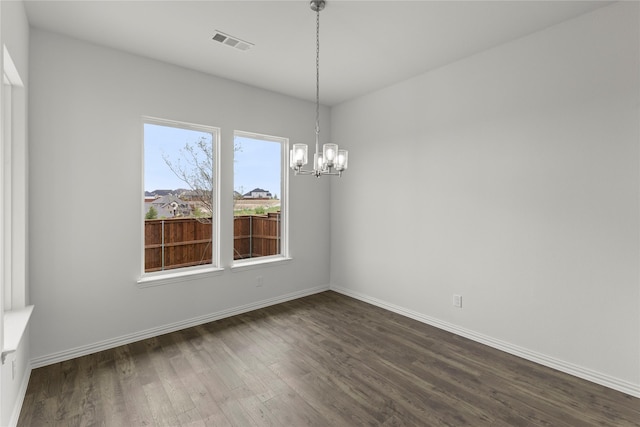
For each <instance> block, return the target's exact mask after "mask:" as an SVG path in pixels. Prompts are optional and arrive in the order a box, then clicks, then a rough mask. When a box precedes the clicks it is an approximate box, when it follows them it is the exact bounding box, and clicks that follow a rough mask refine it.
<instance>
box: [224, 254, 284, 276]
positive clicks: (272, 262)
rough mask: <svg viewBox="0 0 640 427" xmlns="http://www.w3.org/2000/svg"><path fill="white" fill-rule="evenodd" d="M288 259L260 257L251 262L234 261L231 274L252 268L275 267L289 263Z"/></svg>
mask: <svg viewBox="0 0 640 427" xmlns="http://www.w3.org/2000/svg"><path fill="white" fill-rule="evenodd" d="M292 259H293V258H289V257H280V256H279V257H260V258H253V259H251V260H243V261H236V263H235V264H233V265H232V266H231V271H232V272H237V271H244V270H251V269H254V268H263V267H275V266H276V265H279V264H282V263H286V262H289V261H291V260H292Z"/></svg>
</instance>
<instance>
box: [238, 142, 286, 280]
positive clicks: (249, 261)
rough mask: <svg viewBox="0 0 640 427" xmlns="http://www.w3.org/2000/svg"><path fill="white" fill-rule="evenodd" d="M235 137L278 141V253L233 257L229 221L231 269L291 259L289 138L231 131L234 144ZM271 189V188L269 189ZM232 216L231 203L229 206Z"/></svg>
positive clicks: (249, 267) (241, 268)
mask: <svg viewBox="0 0 640 427" xmlns="http://www.w3.org/2000/svg"><path fill="white" fill-rule="evenodd" d="M237 137H240V138H249V139H256V140H263V141H269V142H277V143H280V150H281V151H280V188H279V190H280V191H279V193H278V194H279V199H280V253H279V254H277V255H267V256H261V257H256V258H246V259H238V260H236V259H233V258H234V257H233V251H234V247H233V245H234V237H235V236H234V233H233V222H232V223H231V235H232V238H231V242H232V247H231V269H232V270H234V271H240V270H245V269H251V268H255V267H257V266H264V265H265V264H273V263H280V262H283V261H289V260H291V256H290V253H289V234H290V233H289V167H288V165H289V138H286V137H282V136H274V135H267V134H262V133H257V132H247V131H242V130H234V131H233V141H234V146H235V140H236V138H237ZM233 176H234V183H233V190H234V191H235V152H234V163H233ZM271 191H273V190H271ZM231 209H232V212H231V214H232V216H233V205H232V206H231Z"/></svg>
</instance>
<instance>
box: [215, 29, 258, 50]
mask: <svg viewBox="0 0 640 427" xmlns="http://www.w3.org/2000/svg"><path fill="white" fill-rule="evenodd" d="M212 39H213V40H215V41H217V42H220V43H222V44H225V45H227V46H230V47H233V48H236V49H238V50H249V49H251V48H252V47H253V43H249V42H246V41H244V40H240V39H239V38H237V37H233V36H230V35H229V34H225V33H223V32H222V31H218V30H216V33H215V34H214V35H213V37H212Z"/></svg>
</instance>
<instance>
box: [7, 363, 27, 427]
mask: <svg viewBox="0 0 640 427" xmlns="http://www.w3.org/2000/svg"><path fill="white" fill-rule="evenodd" d="M31 370H32V368H31V365H30V366H27V369H26V371H25V373H24V376H23V377H22V383H21V384H20V390H19V391H18V396H17V397H16V404H15V405H14V407H13V412H12V413H11V418H10V419H9V426H10V427H16V426H17V425H18V419H19V418H20V411H22V405H23V404H24V398H25V396H26V395H27V387H28V386H29V379H30V378H31Z"/></svg>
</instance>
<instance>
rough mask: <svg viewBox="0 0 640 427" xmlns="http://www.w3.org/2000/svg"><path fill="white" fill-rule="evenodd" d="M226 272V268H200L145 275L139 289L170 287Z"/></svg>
mask: <svg viewBox="0 0 640 427" xmlns="http://www.w3.org/2000/svg"><path fill="white" fill-rule="evenodd" d="M223 272H224V268H218V267H208V268H198V269H196V270H188V271H184V270H183V271H179V272H178V271H176V272H171V273H166V272H163V273H157V274H147V275H143V276H142V277H140V279H138V287H139V288H148V287H152V286H162V285H169V284H171V283H179V282H185V281H188V280H197V279H202V278H205V277H211V276H218V275H220V274H222V273H223Z"/></svg>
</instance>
